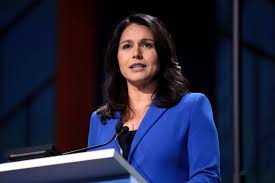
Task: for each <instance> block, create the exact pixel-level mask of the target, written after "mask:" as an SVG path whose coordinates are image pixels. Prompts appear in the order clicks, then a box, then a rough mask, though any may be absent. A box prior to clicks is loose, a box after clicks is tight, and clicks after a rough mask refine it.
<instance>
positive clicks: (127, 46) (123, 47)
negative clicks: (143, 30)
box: [122, 44, 131, 49]
mask: <svg viewBox="0 0 275 183" xmlns="http://www.w3.org/2000/svg"><path fill="white" fill-rule="evenodd" d="M130 47H131V45H129V44H125V45H123V46H122V49H128V48H130Z"/></svg>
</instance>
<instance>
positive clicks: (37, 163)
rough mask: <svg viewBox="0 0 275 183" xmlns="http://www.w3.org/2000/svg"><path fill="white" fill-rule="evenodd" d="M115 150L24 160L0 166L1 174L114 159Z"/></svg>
mask: <svg viewBox="0 0 275 183" xmlns="http://www.w3.org/2000/svg"><path fill="white" fill-rule="evenodd" d="M115 153H116V152H115V149H104V150H98V151H90V152H81V153H76V154H68V155H58V156H52V157H45V158H37V159H31V160H22V161H17V162H8V163H2V164H0V173H1V172H6V171H12V170H20V169H26V168H36V167H43V166H50V165H58V164H65V163H73V162H79V161H86V160H95V159H105V158H114V157H115Z"/></svg>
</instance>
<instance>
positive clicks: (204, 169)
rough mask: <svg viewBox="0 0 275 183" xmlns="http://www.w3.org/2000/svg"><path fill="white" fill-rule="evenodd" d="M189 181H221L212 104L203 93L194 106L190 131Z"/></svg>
mask: <svg viewBox="0 0 275 183" xmlns="http://www.w3.org/2000/svg"><path fill="white" fill-rule="evenodd" d="M187 146H188V158H189V181H188V183H195V182H196V183H197V182H200V183H204V182H205V183H206V182H207V183H219V182H221V178H220V152H219V141H218V134H217V130H216V126H215V123H214V119H213V114H212V109H211V105H210V103H209V101H208V99H207V98H206V96H205V95H203V94H202V95H201V96H200V97H199V98H198V99H197V100H196V101H194V105H193V107H192V111H191V114H190V120H189V133H188V144H187Z"/></svg>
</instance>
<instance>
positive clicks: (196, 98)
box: [180, 92, 208, 104]
mask: <svg viewBox="0 0 275 183" xmlns="http://www.w3.org/2000/svg"><path fill="white" fill-rule="evenodd" d="M202 100H207V101H208V98H207V96H206V95H205V94H203V93H193V92H189V93H187V94H185V95H184V96H183V97H182V98H181V100H180V103H182V102H184V103H189V104H193V103H197V102H200V101H202Z"/></svg>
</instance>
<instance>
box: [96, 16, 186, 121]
mask: <svg viewBox="0 0 275 183" xmlns="http://www.w3.org/2000/svg"><path fill="white" fill-rule="evenodd" d="M133 23H135V24H139V25H144V26H147V27H149V28H150V30H151V31H152V33H153V36H154V41H155V48H156V52H157V54H158V59H159V60H158V61H159V65H160V69H159V71H158V74H157V77H156V80H157V89H156V91H155V98H157V100H155V104H156V106H158V107H171V106H173V105H175V104H176V103H177V102H178V101H179V99H181V97H182V96H183V95H185V94H186V93H187V92H188V81H187V80H186V79H185V78H184V77H183V75H182V73H181V67H180V66H179V63H178V61H177V57H176V52H175V47H174V43H173V41H172V38H171V35H170V34H169V33H168V31H167V29H166V28H165V26H164V24H163V23H162V22H161V21H160V20H158V19H157V18H156V17H153V16H150V15H146V14H134V15H130V16H128V17H127V18H125V19H124V20H122V21H121V22H120V23H119V24H118V25H117V26H116V28H115V30H114V32H113V37H112V38H111V40H110V42H109V44H108V47H107V52H106V55H105V72H106V79H105V83H104V94H105V96H106V104H105V105H103V106H102V107H101V108H99V109H98V110H97V113H98V114H100V115H101V121H102V122H105V121H106V120H107V119H109V118H115V117H116V116H115V112H116V111H120V112H123V111H125V110H126V109H127V107H129V98H128V90H127V84H126V79H125V78H124V77H123V76H122V75H121V73H120V71H119V65H118V60H117V52H118V46H119V41H120V36H121V34H122V32H123V31H124V30H125V29H126V27H128V26H129V25H130V24H133Z"/></svg>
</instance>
